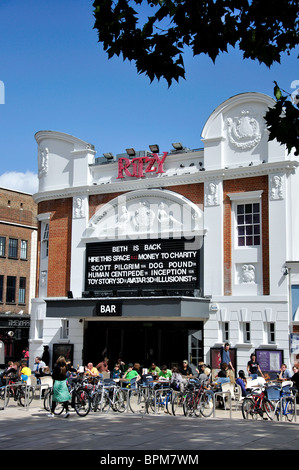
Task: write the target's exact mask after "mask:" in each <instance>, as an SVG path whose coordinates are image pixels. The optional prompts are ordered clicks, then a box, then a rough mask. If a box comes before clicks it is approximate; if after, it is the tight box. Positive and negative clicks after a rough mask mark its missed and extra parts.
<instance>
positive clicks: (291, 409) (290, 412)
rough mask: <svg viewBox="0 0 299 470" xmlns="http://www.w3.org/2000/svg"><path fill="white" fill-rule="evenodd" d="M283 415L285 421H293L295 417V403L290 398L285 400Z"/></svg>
mask: <svg viewBox="0 0 299 470" xmlns="http://www.w3.org/2000/svg"><path fill="white" fill-rule="evenodd" d="M285 415H286V419H287V421H290V422H291V421H293V419H294V417H295V403H294V400H293V398H292V397H287V398H286V407H285Z"/></svg>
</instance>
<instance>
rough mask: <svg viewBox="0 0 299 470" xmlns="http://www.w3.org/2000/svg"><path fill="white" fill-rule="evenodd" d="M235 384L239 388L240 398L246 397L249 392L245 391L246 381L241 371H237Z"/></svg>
mask: <svg viewBox="0 0 299 470" xmlns="http://www.w3.org/2000/svg"><path fill="white" fill-rule="evenodd" d="M236 384H238V385H240V387H241V390H242V397H246V396H247V395H248V393H249V392H248V391H247V390H246V385H247V380H246V377H245V373H244V371H243V370H239V374H238V378H237V379H236Z"/></svg>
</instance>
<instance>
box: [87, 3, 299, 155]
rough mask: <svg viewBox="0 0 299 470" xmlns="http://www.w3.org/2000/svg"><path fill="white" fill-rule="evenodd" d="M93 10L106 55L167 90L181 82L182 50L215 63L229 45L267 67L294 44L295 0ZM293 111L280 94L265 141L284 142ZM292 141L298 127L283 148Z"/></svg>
mask: <svg viewBox="0 0 299 470" xmlns="http://www.w3.org/2000/svg"><path fill="white" fill-rule="evenodd" d="M93 6H94V17H95V24H94V28H95V29H97V30H98V39H99V42H101V43H103V47H104V50H105V51H106V52H107V54H108V57H109V58H111V57H113V56H115V55H116V56H121V55H122V57H123V59H124V60H129V61H135V64H136V68H137V71H138V73H140V74H146V75H147V76H148V77H149V79H150V80H151V82H152V81H153V80H154V79H157V80H160V79H161V78H164V79H165V80H166V81H167V83H168V86H171V84H172V83H173V81H177V82H178V81H179V79H180V78H185V67H184V59H183V54H184V52H185V51H186V48H191V50H192V52H193V55H194V56H197V55H200V54H207V55H208V56H209V57H210V58H211V59H212V60H213V61H215V60H216V58H217V56H218V55H219V54H220V53H223V52H227V51H228V48H229V47H230V46H231V47H233V48H237V47H238V48H239V49H240V50H241V51H242V52H243V57H244V59H248V58H249V59H252V60H258V61H259V62H260V63H263V64H265V65H267V66H268V67H270V66H271V65H272V64H273V63H275V62H278V63H279V62H280V59H281V55H282V54H283V53H287V54H290V52H291V51H292V50H293V49H294V48H296V47H297V46H298V43H299V14H298V0H272V1H271V3H270V4H269V2H266V1H265V0H182V1H180V0H115V1H113V0H95V1H94V3H93ZM145 12H148V13H149V14H146V15H145ZM277 87H278V86H277ZM278 89H279V87H278ZM283 108H285V114H284V116H281V111H282V109H283ZM297 113H298V110H297V107H296V106H294V105H293V104H292V102H290V101H289V100H288V99H287V97H284V96H283V95H281V96H280V98H278V99H277V104H276V107H275V111H272V112H271V113H270V114H268V117H267V119H269V121H268V123H269V126H270V130H271V137H272V138H273V136H275V137H276V138H278V137H279V138H281V140H279V138H278V140H279V141H280V142H281V143H285V142H284V140H285V136H286V133H285V130H286V127H287V126H288V125H289V124H290V123H292V122H293V120H294V119H298V116H297ZM278 116H280V118H279V119H278V122H276V121H275V120H276V119H277V118H278ZM296 116H297V118H296ZM294 140H295V142H297V140H298V129H297V134H296V137H293V138H292V139H290V141H287V147H288V149H290V145H292V146H293V145H294ZM296 148H297V150H299V147H298V142H297V145H296Z"/></svg>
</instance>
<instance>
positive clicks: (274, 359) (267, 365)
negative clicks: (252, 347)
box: [255, 349, 283, 379]
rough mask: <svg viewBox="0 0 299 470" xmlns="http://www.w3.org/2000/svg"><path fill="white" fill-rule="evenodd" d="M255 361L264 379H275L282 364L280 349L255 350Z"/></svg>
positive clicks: (281, 351)
mask: <svg viewBox="0 0 299 470" xmlns="http://www.w3.org/2000/svg"><path fill="white" fill-rule="evenodd" d="M255 353H256V360H257V362H258V363H259V366H260V369H261V371H262V372H263V375H264V377H265V378H266V379H276V378H277V374H278V373H279V372H280V367H281V364H282V363H283V350H282V349H256V351H255Z"/></svg>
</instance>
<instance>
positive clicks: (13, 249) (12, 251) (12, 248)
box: [8, 237, 19, 259]
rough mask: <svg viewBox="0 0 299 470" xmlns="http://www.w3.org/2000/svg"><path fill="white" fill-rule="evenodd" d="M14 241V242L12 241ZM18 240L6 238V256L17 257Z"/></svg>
mask: <svg viewBox="0 0 299 470" xmlns="http://www.w3.org/2000/svg"><path fill="white" fill-rule="evenodd" d="M14 242H16V243H14ZM18 251H19V240H18V239H17V238H12V237H9V239H8V258H11V259H18Z"/></svg>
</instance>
